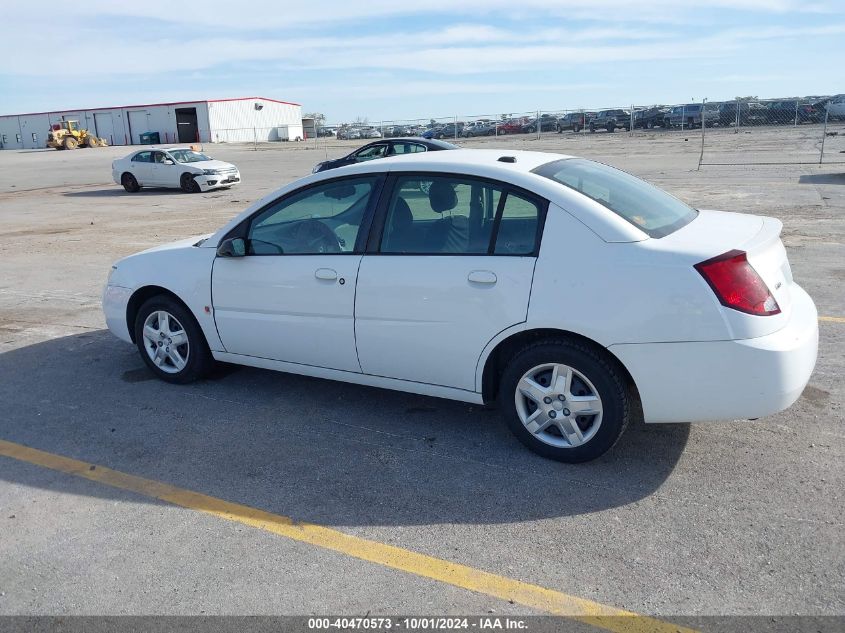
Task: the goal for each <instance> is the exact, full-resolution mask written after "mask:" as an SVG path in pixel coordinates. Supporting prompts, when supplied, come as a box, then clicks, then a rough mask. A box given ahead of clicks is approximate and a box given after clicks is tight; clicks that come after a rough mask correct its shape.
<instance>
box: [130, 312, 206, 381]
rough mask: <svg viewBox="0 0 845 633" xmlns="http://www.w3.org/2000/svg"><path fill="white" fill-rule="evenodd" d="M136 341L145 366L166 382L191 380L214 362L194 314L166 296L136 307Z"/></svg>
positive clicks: (200, 376) (200, 374)
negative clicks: (138, 308)
mask: <svg viewBox="0 0 845 633" xmlns="http://www.w3.org/2000/svg"><path fill="white" fill-rule="evenodd" d="M135 343H136V345H137V346H138V351H139V352H140V353H141V358H142V359H143V360H144V363H146V365H147V367H149V368H150V369H151V370H152V372H153V373H154V374H155V375H156V376H158V377H159V378H161V379H162V380H164V381H167V382H173V383H178V384H185V383H189V382H193V381H194V380H197V379H198V378H202V377H203V376H205V375H206V374H207V373H208V372H209V371H210V369H211V367H212V366H213V364H214V360H213V358H212V356H211V352H210V351H209V349H208V344H207V343H206V341H205V337H204V336H203V333H202V330H201V329H200V326H199V324H198V323H197V321H196V319H195V318H194V316H193V315H192V314H191V313H190V312H189V311H188V310H187V309H185V307H184V306H183V305H182V304H180V303H179V302H178V301H176V300H174V299H173V298H171V297H168V296H166V295H160V296H157V297H153V298H152V299H148V300H147V301H146V302H144V304H143V305H142V306H141V309H140V310H138V314H137V315H136V317H135Z"/></svg>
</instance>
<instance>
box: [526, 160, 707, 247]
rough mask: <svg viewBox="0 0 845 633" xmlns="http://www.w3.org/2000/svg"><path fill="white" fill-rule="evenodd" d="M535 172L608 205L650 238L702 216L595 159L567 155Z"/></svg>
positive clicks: (663, 234) (672, 197) (665, 194)
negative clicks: (567, 156)
mask: <svg viewBox="0 0 845 633" xmlns="http://www.w3.org/2000/svg"><path fill="white" fill-rule="evenodd" d="M533 171H534V173H535V174H538V175H540V176H544V177H546V178H549V179H550V180H554V181H555V182H559V183H560V184H562V185H564V186H566V187H569V188H570V189H574V190H575V191H577V192H579V193H582V194H584V195H585V196H587V197H588V198H590V199H592V200H595V201H596V202H598V203H599V204H601V205H604V206H605V207H607V208H608V209H610V210H611V211H613V212H614V213H615V214H617V215H619V216H621V217H622V218H624V219H625V220H627V221H628V222H630V223H631V224H633V225H634V226H636V227H637V228H638V229H640V230H641V231H643V232H644V233H646V234H647V235H648V236H649V237H664V236H665V235H669V234H670V233H673V232H675V231H677V230H678V229H679V228H681V227H682V226H685V225H687V224H689V223H690V222H692V221H693V219H695V217H696V216H697V215H698V211H696V210H695V209H693V208H692V207H688V206H687V205H685V204H684V203H683V202H681V201H680V200H678V199H677V198H675V197H674V196H672V195H669V194H668V193H666V192H665V191H663V190H662V189H658V188H657V187H655V186H654V185H650V184H648V183H647V182H645V181H644V180H640V179H639V178H636V177H634V176H632V175H631V174H627V173H625V172H624V171H620V170H618V169H614V168H613V167H608V166H607V165H602V164H601V163H596V162H593V161H591V160H586V159H583V158H564V159H561V160H556V161H553V162H551V163H546V164H545V165H540V167H537V168H536V169H534V170H533Z"/></svg>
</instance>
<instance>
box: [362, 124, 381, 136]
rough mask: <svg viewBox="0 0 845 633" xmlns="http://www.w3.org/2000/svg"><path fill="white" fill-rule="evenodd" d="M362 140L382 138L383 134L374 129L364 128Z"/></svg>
mask: <svg viewBox="0 0 845 633" xmlns="http://www.w3.org/2000/svg"><path fill="white" fill-rule="evenodd" d="M361 138H381V132H380V131H378V130H377V129H376V128H374V127H362V128H361Z"/></svg>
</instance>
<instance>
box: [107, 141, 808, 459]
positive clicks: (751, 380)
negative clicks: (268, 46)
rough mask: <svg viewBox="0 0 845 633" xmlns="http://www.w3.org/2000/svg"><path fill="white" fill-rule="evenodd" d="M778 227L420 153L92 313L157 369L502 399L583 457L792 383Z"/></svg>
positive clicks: (554, 157)
mask: <svg viewBox="0 0 845 633" xmlns="http://www.w3.org/2000/svg"><path fill="white" fill-rule="evenodd" d="M781 229H782V224H781V222H780V221H779V220H776V219H774V218H767V217H762V216H759V215H751V214H749V215H744V214H738V213H725V212H719V211H703V210H696V209H693V208H692V207H689V206H688V205H686V204H684V203H683V202H681V201H680V200H678V199H676V198H674V197H673V196H671V195H669V194H667V193H665V192H663V191H661V190H660V189H657V188H656V187H653V186H651V185H649V184H647V183H645V182H644V181H642V180H639V179H638V178H635V177H634V176H631V175H628V174H626V173H624V172H622V171H619V170H616V169H613V168H612V167H608V166H606V165H602V164H599V163H596V162H593V161H589V160H585V159H580V158H573V157H569V156H562V155H558V154H549V153H543V152H522V151H515V150H461V151H459V152H437V153H436V154H435V153H429V152H422V153H416V154H409V155H406V156H403V157H396V158H392V159H390V160H375V161H370V162H368V163H365V164H362V165H354V166H351V167H347V168H344V169H343V170H339V171H329V172H324V173H319V174H313V175H311V176H308V177H306V178H303V179H301V180H297V181H295V182H293V183H291V184H289V185H287V186H285V187H283V188H281V189H279V190H278V191H276V192H275V193H274V194H271V195H270V196H268V197H266V198H264V199H262V200H260V201H258V202H256V203H255V204H253V205H252V206H250V207H248V208H247V209H246V210H245V211H244V212H243V213H241V214H239V215H238V216H237V217H235V218H234V219H232V220H231V221H230V222H228V223H227V224H226V225H224V226H223V227H222V228H221V229H220V230H218V231H217V232H216V233H214V234H213V235H210V236H206V237H202V238H196V237H195V238H191V239H189V240H182V241H180V242H176V243H173V244H169V245H164V246H160V247H157V248H153V249H150V250H148V251H144V252H143V253H139V254H136V255H132V256H130V257H127V258H124V259H121V260H119V261H118V262H116V263H115V264H114V265H113V266H112V269H111V272H110V274H109V278H108V281H107V285H106V288H105V291H104V295H103V310H104V312H105V318H106V323H107V325H108V327H109V329H110V330H111V331H112V332H113V333H114V334H116V335H117V336H118V337H119V338H120V339H122V340H124V341H127V342H131V343H133V344H135V345H136V346H137V348H138V352H139V354H140V356H141V358H142V360H143V362H144V363H145V364H146V365H147V367H149V369H150V371H151V372H152V373H153V374H154V375H156V376H158V377H159V378H161V379H162V380H165V381H167V382H171V383H188V382H191V381H193V380H196V379H198V378H200V377H201V376H203V375H205V374H206V373H207V372H208V371H209V370H210V368H211V366H212V364H213V362H214V361H215V360H217V361H224V362H228V363H236V364H241V365H250V366H253V367H260V368H265V369H275V370H280V371H286V372H291V373H297V374H304V375H308V376H316V377H319V378H328V379H334V380H340V381H345V382H351V383H356V384H363V385H370V386H375V387H383V388H388V389H394V390H399V391H405V392H410V393H417V394H425V395H431V396H437V397H443V398H452V399H455V400H461V401H465V402H470V403H476V404H481V403H484V402H491V403H492V402H499V403H500V405H501V406H502V407H504V409H505V410H506V413H507V417H508V424H509V426H510V428H511V430H512V431H513V432H514V433H515V434H516V436H517V437H518V438H519V440H520V441H522V442H523V443H524V444H525V445H526V446H528V447H529V448H530V449H531V450H534V451H536V452H537V453H539V454H541V455H544V456H546V457H549V458H553V459H558V460H561V461H566V462H581V461H586V460H589V459H593V458H595V457H598V456H599V455H601V454H603V453H604V452H605V451H607V450H608V449H609V448H610V447H611V446H613V444H614V443H615V442H616V441H617V439H618V438H619V437H620V435H621V434H622V432H623V430H624V429H625V427H626V425H627V424H628V422H629V421H630V420H631V419H632V418H635V417H636V418H639V417H640V416H642V417H643V418H644V419H645V421H646V422H647V423H656V422H671V423H677V422H693V421H702V420H712V419H723V420H733V419H741V418H759V417H762V416H766V415H770V414H772V413H775V412H777V411H781V410H783V409H785V408H786V407H789V406H790V405H791V404H792V403H793V402H794V401H795V400H796V399H797V398H798V397H799V396H800V395H801V392H802V391H803V389H804V387H805V386H806V385H807V382H808V380H809V378H810V374H811V373H812V371H813V367H814V365H815V361H816V354H817V347H818V321H817V317H818V315H817V313H816V308H815V305H814V304H813V301H812V299H811V298H810V297H809V296H808V295H807V293H806V292H805V291H804V290H802V289H801V287H800V286H799V285H798V284H797V283H795V281H793V278H792V275H791V274H790V273H789V263H788V261H787V256H786V251H785V250H784V246H783V244H782V242H781V240H780V232H781ZM573 262H577V271H575V270H574V269H573V265H572V263H573ZM576 272H577V274H576ZM529 297H530V302H529ZM121 362H123V361H121ZM311 387H313V388H314V389H315V390H320V389H323V390H324V391H325V389H326V388H324V387H320V386H319V385H317V384H313V383H311V384H310V386H309V384H305V383H303V386H302V387H301V388H304V389H309V388H311ZM253 395H254V396H256V397H260V395H259V394H253ZM330 400H331V399H328V400H326V404H325V405H324V406H325V407H329V408H331V407H333V406H335V405H333V404H332V403H331V402H330ZM338 411H340V409H338ZM339 414H340V413H339ZM290 422H291V423H292V424H297V425H301V424H302V423H303V420H291V421H290ZM713 441H716V438H715V436H714V438H713Z"/></svg>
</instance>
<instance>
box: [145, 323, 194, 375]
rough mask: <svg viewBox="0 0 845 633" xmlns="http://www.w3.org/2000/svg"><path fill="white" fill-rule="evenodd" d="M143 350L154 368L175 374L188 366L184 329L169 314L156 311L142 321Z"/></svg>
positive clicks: (186, 341)
mask: <svg viewBox="0 0 845 633" xmlns="http://www.w3.org/2000/svg"><path fill="white" fill-rule="evenodd" d="M143 337H144V349H145V350H146V352H147V355H148V356H149V357H150V360H152V361H153V363H154V364H155V366H156V367H158V368H159V369H160V370H162V371H163V372H165V373H168V374H177V373H179V372H180V371H182V370H183V369H185V366H186V365H187V364H188V357H189V354H190V351H191V348H190V344H189V342H188V334H187V332H185V328H184V327H182V324H181V323H180V322H179V320H178V319H176V317H174V316H173V315H172V314H170V313H169V312H166V311H164V310H156V311H154V312H151V313H150V314H149V316H147V318H146V319H145V320H144V329H143Z"/></svg>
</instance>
